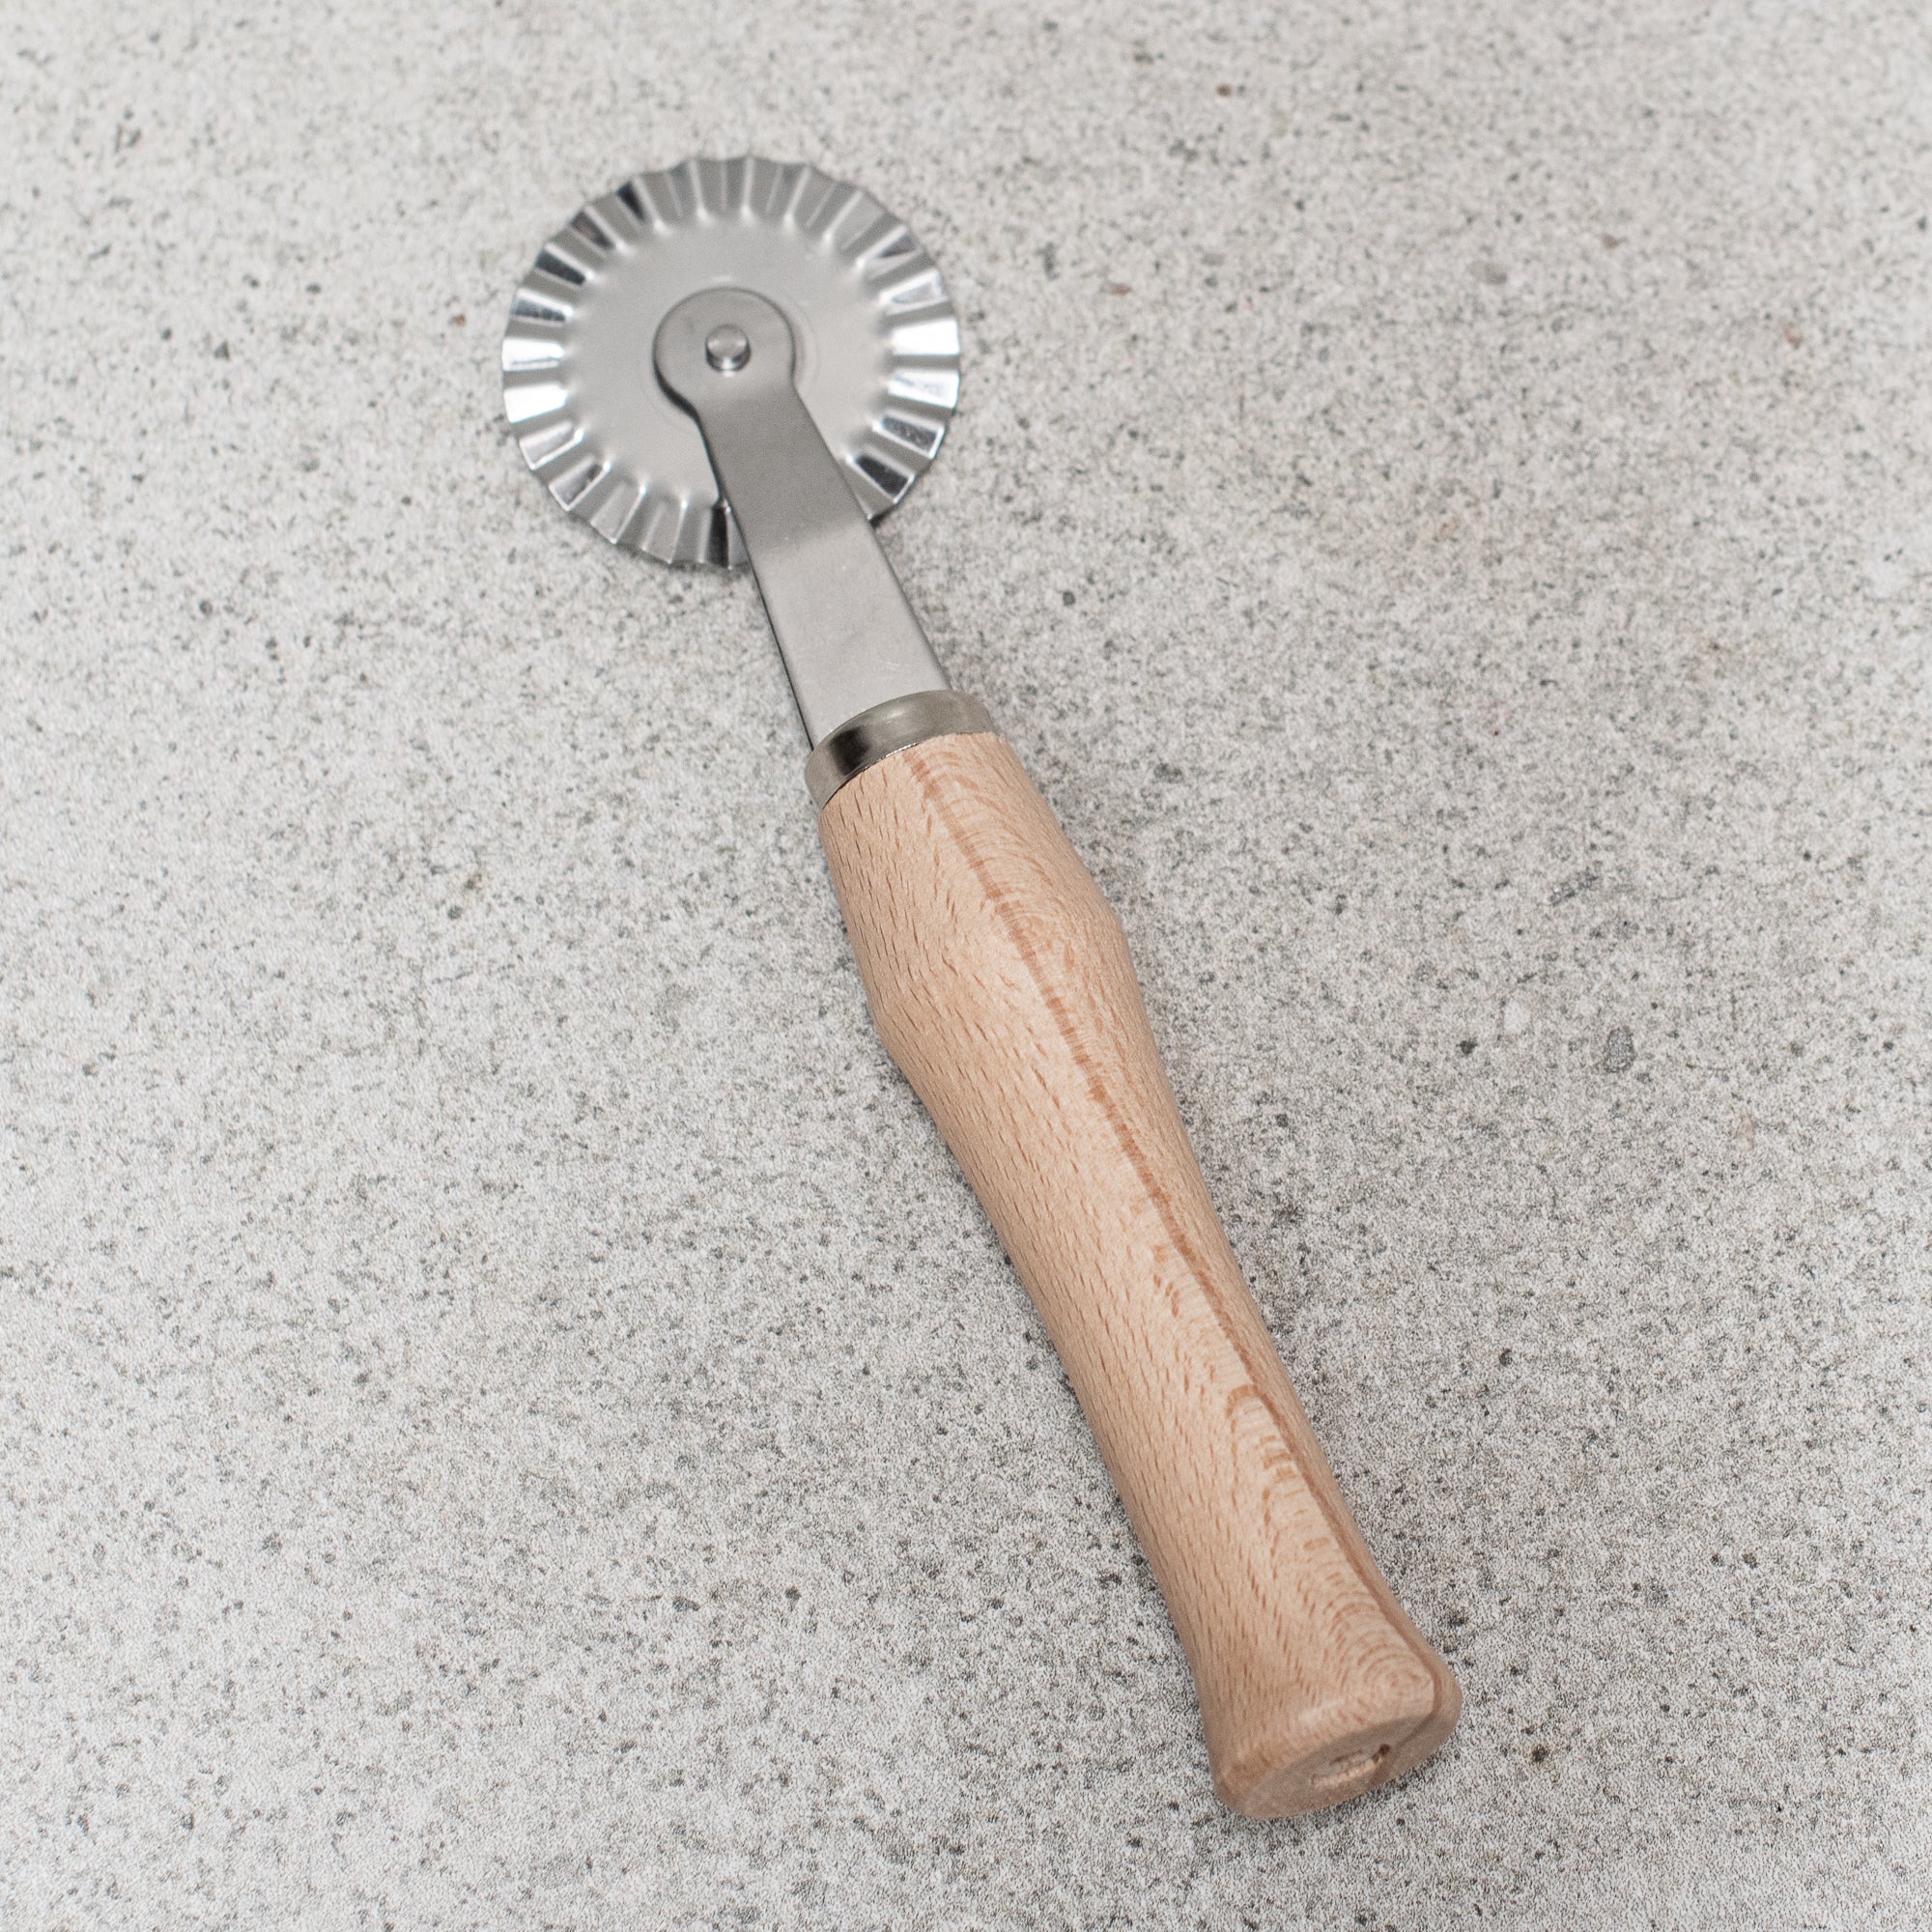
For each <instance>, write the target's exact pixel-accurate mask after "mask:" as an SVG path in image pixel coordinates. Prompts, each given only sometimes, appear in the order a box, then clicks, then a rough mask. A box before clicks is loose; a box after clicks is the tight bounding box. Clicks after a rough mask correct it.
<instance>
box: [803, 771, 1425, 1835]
mask: <svg viewBox="0 0 1932 1932" xmlns="http://www.w3.org/2000/svg"><path fill="white" fill-rule="evenodd" d="M819 836H820V837H821V838H823V840H824V842H825V856H826V859H827V861H828V862H829V864H830V866H831V868H832V879H833V884H834V885H835V886H836V887H837V889H838V903H839V905H840V907H841V908H842V909H843V911H844V914H845V924H846V928H847V930H848V931H849V932H850V934H851V937H852V946H853V950H854V952H856V953H857V954H858V958H859V970H860V973H861V974H862V975H863V976H864V978H865V981H866V992H867V997H868V998H869V1000H870V1002H871V1008H872V1014H873V1017H874V1019H875V1020H876V1021H877V1022H878V1027H879V1032H880V1034H881V1035H882V1036H883V1037H884V1039H885V1042H886V1046H887V1048H888V1049H889V1051H890V1052H891V1053H892V1056H893V1058H894V1059H895V1061H897V1062H898V1064H899V1065H900V1067H901V1068H902V1069H903V1070H904V1072H905V1076H906V1078H907V1079H908V1080H909V1081H911V1083H912V1085H913V1089H914V1091H915V1092H916V1093H917V1094H919V1096H920V1098H921V1099H922V1100H923V1101H924V1102H925V1105H926V1107H927V1108H928V1110H929V1111H930V1112H931V1114H932V1117H933V1119H934V1120H935V1121H936V1122H938V1123H939V1129H940V1131H941V1133H943V1134H944V1135H945V1136H946V1141H947V1145H948V1146H949V1147H951V1148H952V1151H953V1153H954V1154H955V1155H956V1156H957V1158H958V1161H959V1165H960V1166H961V1167H962V1168H963V1169H964V1170H965V1172H966V1178H967V1179H969V1180H970V1181H971V1182H972V1183H973V1189H974V1191H975V1193H977V1194H978V1195H979V1197H980V1201H981V1202H982V1203H983V1204H984V1207H985V1209H986V1212H987V1214H988V1215H989V1216H990V1217H991V1219H992V1222H993V1225H994V1227H995V1228H996V1229H998V1231H999V1234H1000V1238H1001V1239H1002V1240H1003V1241H1004V1242H1005V1243H1006V1246H1007V1252H1008V1253H1009V1255H1010V1256H1011V1257H1012V1260H1013V1265H1014V1266H1015V1268H1017V1269H1018V1271H1019V1276H1020V1279H1021V1281H1022V1282H1024V1283H1025V1284H1026V1289H1027V1293H1029V1294H1031V1295H1032V1296H1033V1300H1034V1305H1035V1306H1036V1307H1037V1309H1038V1310H1039V1315H1040V1320H1041V1321H1043V1322H1044V1323H1045V1324H1046V1329H1047V1332H1048V1333H1049V1334H1050V1335H1051V1336H1052V1338H1053V1342H1054V1346H1055V1347H1056V1348H1057V1349H1058V1350H1060V1357H1061V1360H1062V1361H1063V1362H1064V1363H1065V1366H1066V1373H1067V1376H1068V1378H1070V1379H1071V1381H1072V1383H1073V1388H1074V1392H1075V1394H1077V1395H1078V1397H1079V1398H1080V1405H1081V1406H1082V1408H1084V1409H1085V1410H1086V1412H1087V1419H1088V1421H1089V1422H1090V1423H1091V1424H1092V1425H1093V1430H1094V1437H1095V1439H1096V1440H1097V1441H1098V1443H1099V1446H1100V1453H1101V1454H1102V1455H1103V1456H1104V1457H1105V1458H1106V1461H1107V1466H1108V1468H1109V1469H1110V1470H1111V1471H1112V1472H1113V1477H1114V1481H1115V1483H1116V1484H1117V1485H1118V1486H1119V1489H1120V1492H1121V1499H1122V1502H1123V1503H1125V1505H1126V1510H1127V1515H1128V1517H1129V1518H1130V1519H1131V1520H1132V1521H1133V1525H1134V1528H1135V1530H1136V1532H1137V1533H1138V1534H1139V1536H1140V1540H1141V1545H1142V1548H1144V1549H1145V1550H1146V1551H1147V1557H1148V1561H1149V1563H1150V1564H1151V1566H1152V1568H1153V1574H1154V1577H1155V1579H1156V1580H1157V1581H1158V1582H1159V1584H1160V1587H1161V1591H1162V1593H1163V1594H1164V1595H1165V1597H1166V1598H1167V1605H1168V1609H1169V1611H1170V1613H1171V1614H1172V1616H1173V1618H1174V1626H1175V1629H1176V1631H1177V1632H1179V1636H1180V1642H1181V1647H1182V1648H1183V1649H1184V1650H1185V1651H1186V1653H1187V1660H1188V1662H1189V1663H1190V1664H1191V1665H1192V1666H1193V1669H1194V1681H1195V1684H1196V1686H1197V1688H1198V1689H1199V1691H1200V1696H1201V1716H1202V1721H1203V1725H1204V1727H1205V1729H1206V1731H1207V1737H1208V1757H1209V1759H1210V1761H1211V1763H1212V1765H1213V1770H1214V1788H1215V1790H1216V1791H1217V1792H1219V1794H1220V1795H1221V1798H1222V1799H1223V1801H1224V1802H1225V1803H1227V1804H1231V1805H1232V1806H1234V1808H1235V1809H1236V1810H1237V1811H1243V1812H1246V1813H1248V1814H1249V1815H1250V1816H1251V1817H1258V1818H1273V1817H1283V1816H1286V1815H1288V1814H1289V1813H1291V1812H1295V1811H1307V1810H1313V1809H1315V1808H1316V1807H1318V1806H1320V1805H1323V1804H1337V1803H1339V1802H1340V1801H1341V1800H1343V1799H1346V1798H1352V1797H1354V1796H1356V1795H1357V1794H1358V1793H1360V1792H1363V1791H1366V1790H1368V1789H1370V1788H1371V1787H1372V1786H1374V1785H1377V1784H1380V1783H1382V1782H1383V1781H1384V1780H1385V1779H1388V1778H1391V1777H1394V1776H1398V1775H1399V1774H1401V1773H1402V1772H1405V1771H1406V1770H1407V1769H1408V1768H1409V1767H1410V1766H1411V1765H1414V1764H1416V1763H1418V1762H1419V1761H1420V1760H1421V1759H1422V1758H1424V1757H1426V1756H1427V1755H1428V1754H1429V1753H1430V1752H1431V1751H1433V1750H1434V1749H1435V1747H1436V1746H1437V1745H1439V1744H1440V1743H1441V1742H1442V1740H1443V1739H1444V1738H1446V1737H1447V1736H1448V1735H1449V1732H1450V1731H1451V1730H1452V1729H1453V1728H1454V1726H1455V1722H1456V1717H1457V1713H1458V1711H1459V1710H1460V1708H1461V1705H1462V1693H1461V1692H1460V1690H1458V1688H1457V1685H1456V1680H1455V1679H1454V1678H1453V1677H1452V1676H1451V1675H1450V1674H1449V1669H1448V1666H1447V1665H1446V1664H1445V1663H1444V1662H1442V1660H1441V1659H1440V1658H1439V1657H1438V1656H1436V1654H1435V1651H1433V1650H1432V1649H1431V1648H1430V1647H1429V1645H1428V1644H1427V1643H1425V1642H1424V1641H1423V1639H1422V1637H1421V1636H1420V1635H1419V1634H1417V1632H1416V1630H1415V1628H1414V1626H1413V1625H1412V1624H1410V1622H1409V1621H1408V1619H1407V1617H1406V1616H1405V1615H1404V1614H1403V1612H1402V1608H1401V1606H1400V1605H1398V1604H1397V1603H1396V1601H1395V1598H1394V1597H1393V1595H1391V1593H1390V1591H1389V1587H1388V1585H1387V1584H1386V1583H1385V1582H1384V1581H1383V1580H1382V1577H1381V1574H1380V1572H1379V1571H1378V1570H1377V1568H1376V1565H1375V1559H1374V1558H1373V1557H1372V1556H1370V1554H1369V1552H1368V1548H1367V1547H1366V1546H1365V1545H1364V1544H1363V1542H1362V1537H1361V1532H1360V1531H1359V1530H1358V1529H1357V1528H1356V1527H1355V1524H1354V1521H1353V1520H1352V1519H1351V1518H1350V1515H1349V1510H1348V1506H1347V1504H1345V1503H1344V1502H1343V1500H1342V1497H1341V1493H1340V1492H1339V1491H1338V1490H1337V1489H1336V1487H1335V1478H1334V1476H1333V1475H1332V1474H1331V1473H1330V1471H1329V1468H1328V1464H1327V1463H1326V1461H1325V1460H1324V1459H1323V1457H1322V1454H1321V1449H1320V1447H1319V1446H1318V1445H1317V1443H1316V1440H1315V1436H1314V1434H1313V1432H1312V1431H1311V1430H1310V1428H1309V1425H1308V1418H1307V1417H1306V1416H1305V1415H1304V1414H1303V1413H1302V1409H1301V1405H1300V1403H1299V1402H1298V1401H1296V1399H1295V1395H1294V1391H1293V1388H1292V1387H1291V1386H1290V1385H1289V1380H1288V1377H1287V1375H1286V1373H1285V1372H1284V1371H1283V1369H1282V1365H1281V1359H1280V1357H1279V1356H1278V1355H1277V1354H1276V1353H1275V1350H1274V1345H1273V1343H1272V1342H1271V1341H1270V1339H1269V1337H1268V1332H1267V1329H1266V1326H1265V1325H1264V1322H1263V1321H1262V1318H1261V1311H1260V1310H1259V1309H1258V1308H1256V1306H1255V1303H1254V1300H1253V1297H1252V1296H1251V1295H1250V1294H1249V1293H1248V1290H1247V1286H1246V1284H1245V1283H1244V1282H1243V1280H1242V1279H1241V1273H1240V1268H1239V1265H1238V1264H1237V1263H1236V1260H1235V1256H1234V1252H1233V1250H1232V1249H1231V1248H1230V1247H1229V1245H1228V1239H1227V1236H1226V1235H1225V1234H1224V1233H1223V1232H1222V1229H1221V1224H1220V1221H1219V1220H1218V1218H1217V1217H1216V1215H1215V1212H1214V1208H1213V1204H1212V1203H1211V1202H1210V1201H1209V1200H1208V1187H1207V1183H1206V1182H1205V1181H1204V1180H1203V1179H1202V1176H1201V1168H1200V1165H1199V1163H1198V1162H1197V1161H1196V1160H1195V1157H1194V1150H1193V1149H1192V1148H1191V1147H1190V1146H1189V1145H1188V1142H1187V1135H1186V1131H1185V1129H1183V1127H1182V1126H1181V1124H1180V1116H1179V1113H1178V1112H1177V1111H1176V1109H1175V1104H1174V1095H1173V1093H1172V1091H1171V1090H1170V1089H1169V1087H1168V1083H1167V1074H1166V1071H1165V1069H1164V1068H1163V1067H1162V1065H1161V1063H1160V1055H1159V1052H1158V1050H1157V1049H1156V1048H1155V1046H1154V1043H1153V1036H1152V1034H1151V1032H1150V1031H1149V1028H1148V1022H1147V1013H1146V1010H1145V1009H1144V1008H1143V1006H1142V1004H1141V996H1140V988H1139V986H1138V985H1137V984H1136V983H1135V980H1134V971H1133V962H1132V960H1131V959H1130V958H1129V957H1128V954H1127V946H1126V939H1125V936H1124V935H1123V934H1122V930H1121V924H1120V922H1119V921H1118V920H1117V919H1116V918H1115V917H1114V914H1113V911H1112V909H1111V908H1110V907H1109V906H1108V904H1107V902H1106V901H1105V899H1103V898H1102V897H1101V896H1100V892H1099V889H1098V888H1097V887H1096V886H1095V885H1094V881H1093V879H1092V877H1091V876H1090V875H1089V874H1088V872H1087V869H1086V867H1084V866H1082V865H1081V863H1080V861H1079V859H1078V857H1076V856H1075V854H1074V851H1073V848H1072V847H1071V846H1070V845H1069V844H1068V843H1067V842H1066V838H1065V835H1064V834H1063V833H1062V832H1061V829H1060V827H1059V825H1058V823H1057V822H1056V821H1055V819H1054V817H1053V814H1052V813H1051V812H1050V811H1049V810H1047V808H1046V805H1045V802H1044V801H1043V800H1042V799H1041V798H1040V796H1039V794H1038V793H1037V791H1035V789H1034V788H1033V786H1032V784H1031V783H1030V782H1029V781H1028V780H1027V776H1026V773H1025V772H1024V771H1023V770H1022V769H1021V768H1020V763H1019V760H1018V759H1017V758H1016V757H1014V755H1013V753H1012V751H1011V750H1010V748H1009V746H1008V745H1007V744H1006V742H1005V740H1003V739H1001V738H999V737H996V736H994V735H992V734H991V733H981V734H977V735H973V736H952V737H941V738H931V739H928V740H926V741H925V742H924V743H923V744H919V745H914V746H912V747H910V748H909V749H907V750H904V751H900V752H895V753H893V754H892V755H891V756H890V757H888V758H886V759H885V760H884V761H883V762H882V763H879V764H876V765H873V766H872V767H871V768H870V769H869V770H867V771H864V772H862V773H861V774H860V775H859V776H858V777H857V778H855V779H852V780H851V781H849V782H847V783H846V784H845V785H844V786H843V787H842V788H841V789H840V790H838V792H837V793H836V794H835V795H834V796H833V798H832V800H831V802H830V803H829V804H828V805H827V806H826V808H825V810H824V811H823V813H822V814H821V815H820V819H819Z"/></svg>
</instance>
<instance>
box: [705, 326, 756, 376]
mask: <svg viewBox="0 0 1932 1932" xmlns="http://www.w3.org/2000/svg"><path fill="white" fill-rule="evenodd" d="M704 359H705V360H706V361H707V362H709V363H710V364H711V366H712V367H713V368H714V369H717V370H720V371H721V372H722V373H723V374H725V375H726V376H730V375H733V374H735V373H736V372H737V371H738V370H740V369H742V368H743V367H744V366H745V364H746V363H747V362H749V361H750V360H751V359H752V339H751V337H750V336H748V335H747V334H746V333H745V331H744V330H743V329H742V328H740V327H737V326H736V325H735V324H733V323H729V322H721V323H720V324H719V325H718V327H716V328H714V329H713V330H712V331H711V333H710V334H709V335H707V336H706V337H705V338H704Z"/></svg>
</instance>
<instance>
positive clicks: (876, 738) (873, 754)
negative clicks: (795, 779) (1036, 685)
mask: <svg viewBox="0 0 1932 1932" xmlns="http://www.w3.org/2000/svg"><path fill="white" fill-rule="evenodd" d="M994 728H995V726H994V724H993V714H992V713H991V712H990V711H988V710H987V709H986V707H985V706H984V705H983V704H981V703H980V700H979V699H978V698H977V697H970V696H967V694H966V693H965V692H963V691H915V692H910V693H908V694H907V695H906V696H903V697H889V698H887V699H886V701H885V702H884V703H883V704H875V705H873V706H872V707H871V708H870V709H869V710H867V711H862V712H860V714H859V715H858V717H856V718H848V719H847V720H846V721H845V723H844V724H842V725H838V727H837V728H836V729H834V730H832V731H829V732H827V733H826V735H825V736H824V737H823V738H821V739H820V740H819V741H818V744H817V745H816V746H815V747H814V748H813V750H812V753H811V756H810V757H809V758H808V759H807V760H806V761H805V782H806V784H807V786H808V787H809V788H810V792H811V802H812V804H813V805H815V806H816V807H817V808H818V809H819V810H820V811H823V810H825V808H826V806H827V805H828V804H829V803H830V802H831V800H832V796H833V794H834V793H835V792H836V791H838V787H839V786H840V785H842V784H843V783H845V781H847V780H848V779H856V778H857V777H858V776H859V774H860V773H861V772H864V771H869V770H870V769H871V768H872V766H874V765H876V764H877V763H878V762H879V761H880V760H881V759H882V758H890V757H891V756H892V754H893V753H895V752H903V751H904V750H905V749H906V747H907V746H908V745H923V743H924V742H925V741H926V739H928V738H950V737H955V736H964V735H968V734H970V733H972V732H975V731H991V730H993V729H994Z"/></svg>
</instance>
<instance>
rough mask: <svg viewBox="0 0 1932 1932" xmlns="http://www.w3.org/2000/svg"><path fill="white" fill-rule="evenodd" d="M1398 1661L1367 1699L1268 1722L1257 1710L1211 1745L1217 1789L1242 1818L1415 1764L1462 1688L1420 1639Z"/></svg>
mask: <svg viewBox="0 0 1932 1932" xmlns="http://www.w3.org/2000/svg"><path fill="white" fill-rule="evenodd" d="M1404 1662H1405V1663H1406V1664H1407V1665H1408V1666H1409V1667H1408V1668H1406V1669H1405V1670H1402V1671H1400V1672H1399V1673H1395V1674H1393V1675H1391V1676H1390V1677H1389V1678H1388V1679H1386V1680H1384V1681H1383V1682H1382V1683H1380V1684H1378V1686H1376V1687H1375V1688H1374V1690H1372V1692H1371V1693H1370V1694H1369V1695H1368V1696H1366V1697H1349V1698H1343V1699H1337V1700H1335V1701H1333V1702H1331V1703H1327V1704H1323V1705H1321V1706H1319V1707H1317V1708H1314V1709H1307V1708H1303V1709H1300V1710H1296V1711H1294V1712H1293V1713H1292V1714H1291V1715H1289V1716H1288V1717H1287V1718H1286V1719H1285V1720H1283V1721H1278V1722H1276V1723H1273V1724H1270V1723H1268V1722H1267V1721H1266V1719H1265V1716H1264V1714H1259V1713H1258V1714H1255V1719H1250V1721H1248V1722H1247V1723H1246V1724H1244V1725H1243V1726H1242V1727H1241V1728H1242V1730H1243V1731H1244V1732H1245V1735H1244V1736H1242V1737H1241V1738H1240V1739H1239V1740H1238V1741H1236V1740H1234V1739H1225V1740H1222V1741H1221V1747H1220V1748H1219V1749H1214V1748H1213V1747H1212V1746H1211V1744H1210V1749H1209V1756H1210V1759H1211V1762H1212V1765H1213V1772H1214V1792H1215V1796H1216V1797H1218V1798H1219V1799H1220V1800H1221V1802H1222V1804H1226V1805H1227V1806H1228V1807H1229V1809H1231V1810H1234V1811H1238V1812H1240V1813H1241V1814H1242V1816H1244V1817H1248V1818H1293V1817H1295V1816H1298V1815H1299V1814H1300V1813H1301V1812H1304V1811H1320V1810H1323V1809H1325V1808H1326V1807H1327V1806H1329V1805H1332V1804H1346V1803H1347V1802H1348V1801H1349V1800H1350V1799H1351V1798H1359V1797H1361V1796H1362V1795H1363V1794H1364V1793H1365V1792H1370V1791H1373V1790H1375V1789H1376V1787H1377V1786H1378V1785H1381V1784H1387V1783H1388V1782H1389V1781H1390V1780H1391V1779H1393V1778H1398V1777H1400V1776H1402V1775H1403V1774H1404V1773H1405V1772H1406V1771H1411V1770H1413V1769H1414V1768H1415V1766H1417V1765H1418V1764H1420V1763H1421V1762H1422V1760H1423V1759H1424V1758H1426V1757H1428V1756H1429V1755H1430V1754H1431V1753H1432V1752H1433V1751H1435V1749H1436V1747H1438V1746H1440V1745H1441V1744H1442V1743H1443V1742H1444V1741H1445V1740H1446V1739H1447V1738H1448V1736H1449V1733H1450V1732H1451V1731H1453V1730H1454V1729H1455V1728H1456V1720H1457V1719H1458V1718H1459V1717H1461V1715H1462V1711H1463V1690H1462V1687H1461V1686H1460V1685H1459V1684H1458V1683H1457V1682H1456V1680H1455V1678H1454V1677H1453V1676H1451V1675H1450V1672H1449V1667H1448V1665H1447V1664H1446V1663H1444V1662H1442V1660H1441V1659H1440V1658H1439V1657H1437V1656H1436V1655H1435V1652H1434V1651H1432V1650H1430V1649H1429V1648H1428V1647H1427V1646H1426V1645H1424V1644H1423V1643H1422V1642H1421V1639H1420V1638H1419V1637H1418V1638H1415V1639H1414V1640H1413V1647H1411V1648H1408V1649H1407V1650H1406V1655H1405V1657H1404ZM1256 1719H1259V1721H1257V1720H1256Z"/></svg>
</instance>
